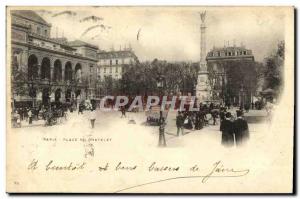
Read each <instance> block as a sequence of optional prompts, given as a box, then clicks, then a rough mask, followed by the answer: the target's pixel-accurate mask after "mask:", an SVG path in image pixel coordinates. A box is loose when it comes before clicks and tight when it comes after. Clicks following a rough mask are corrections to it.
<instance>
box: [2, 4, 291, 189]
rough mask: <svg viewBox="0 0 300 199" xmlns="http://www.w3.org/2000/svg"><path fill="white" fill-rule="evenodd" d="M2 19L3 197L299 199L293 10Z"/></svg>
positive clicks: (102, 10) (188, 9)
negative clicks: (234, 197)
mask: <svg viewBox="0 0 300 199" xmlns="http://www.w3.org/2000/svg"><path fill="white" fill-rule="evenodd" d="M6 14H7V15H6V25H7V49H6V50H7V57H6V58H7V62H6V63H7V65H6V71H7V80H6V81H7V92H6V94H7V106H6V107H7V111H6V112H7V132H6V139H7V140H6V145H7V150H6V157H7V161H6V173H7V176H6V191H7V192H9V193H119V194H123V193H199V194H201V193H293V191H294V187H293V158H294V156H293V155H294V8H293V7H267V6H265V7H234V6H232V7H200V6H184V7H178V6H176V7H172V6H152V7H151V6H149V7H142V6H136V7H128V6H127V7H126V6H125V7H103V6H90V7H80V6H73V7H72V6H71V7H70V6H65V7H53V6H43V7H38V6H32V7H28V6H27V7H24V6H8V7H7V10H6Z"/></svg>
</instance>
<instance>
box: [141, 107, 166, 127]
mask: <svg viewBox="0 0 300 199" xmlns="http://www.w3.org/2000/svg"><path fill="white" fill-rule="evenodd" d="M167 116H168V111H167V110H161V107H160V106H152V107H150V109H149V110H148V111H146V117H147V124H148V125H154V126H158V125H159V119H160V117H162V118H164V120H166V119H167Z"/></svg>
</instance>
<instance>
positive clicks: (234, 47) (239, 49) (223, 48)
mask: <svg viewBox="0 0 300 199" xmlns="http://www.w3.org/2000/svg"><path fill="white" fill-rule="evenodd" d="M243 50H248V49H246V48H245V47H244V46H225V47H221V48H215V47H214V48H213V49H212V50H210V52H215V51H243Z"/></svg>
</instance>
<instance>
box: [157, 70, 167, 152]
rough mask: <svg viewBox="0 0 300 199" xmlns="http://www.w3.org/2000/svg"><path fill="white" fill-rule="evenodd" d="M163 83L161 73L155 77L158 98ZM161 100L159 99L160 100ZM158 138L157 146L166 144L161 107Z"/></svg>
mask: <svg viewBox="0 0 300 199" xmlns="http://www.w3.org/2000/svg"><path fill="white" fill-rule="evenodd" d="M164 83H165V77H164V76H163V75H159V77H158V78H157V88H158V89H159V92H160V98H161V97H162V91H163V87H164ZM160 102H161V100H160ZM158 124H159V138H158V146H159V147H165V146H167V145H166V138H165V119H164V117H163V113H162V109H161V108H160V111H159V122H158Z"/></svg>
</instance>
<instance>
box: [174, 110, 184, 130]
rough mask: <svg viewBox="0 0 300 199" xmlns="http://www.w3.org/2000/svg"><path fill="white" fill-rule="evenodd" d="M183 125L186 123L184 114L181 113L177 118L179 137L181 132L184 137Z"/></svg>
mask: <svg viewBox="0 0 300 199" xmlns="http://www.w3.org/2000/svg"><path fill="white" fill-rule="evenodd" d="M183 123H184V117H183V115H182V113H181V112H180V111H179V112H178V115H177V117H176V126H177V136H179V133H180V131H181V134H182V135H183Z"/></svg>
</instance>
